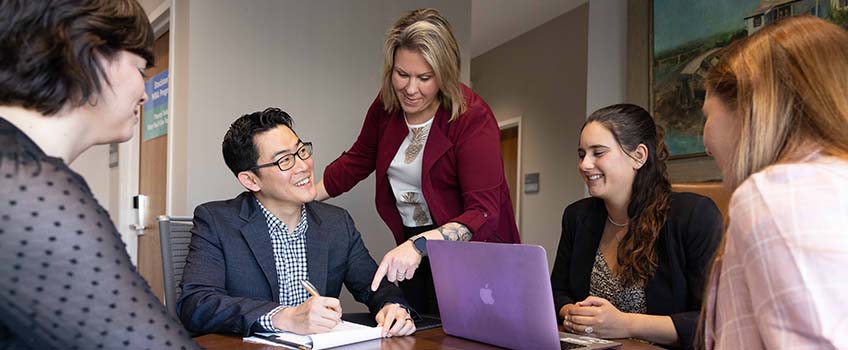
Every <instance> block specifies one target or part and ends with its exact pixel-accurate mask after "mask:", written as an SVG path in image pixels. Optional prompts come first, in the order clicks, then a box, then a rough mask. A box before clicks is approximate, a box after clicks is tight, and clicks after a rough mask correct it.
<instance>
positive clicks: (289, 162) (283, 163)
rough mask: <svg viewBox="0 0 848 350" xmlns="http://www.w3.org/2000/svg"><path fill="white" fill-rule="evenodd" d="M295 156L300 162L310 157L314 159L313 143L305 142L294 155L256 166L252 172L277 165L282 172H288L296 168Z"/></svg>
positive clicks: (290, 154) (287, 155)
mask: <svg viewBox="0 0 848 350" xmlns="http://www.w3.org/2000/svg"><path fill="white" fill-rule="evenodd" d="M294 156H297V157H298V158H300V160H307V159H309V157H312V142H304V143H303V144H302V145H301V146H300V147H299V148H298V149H297V151H295V152H294V153H289V154H286V155H284V156H282V157H280V159H277V161H275V162H271V163H266V164H260V165H257V166H254V167H252V168H250V170H259V169H262V168H267V167H269V166H274V165H276V166H277V167H278V168H280V171H286V170H289V169H291V168H293V167H294V163H295V162H296V160H295V159H294Z"/></svg>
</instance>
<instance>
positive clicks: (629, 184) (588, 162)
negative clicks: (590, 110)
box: [577, 122, 640, 203]
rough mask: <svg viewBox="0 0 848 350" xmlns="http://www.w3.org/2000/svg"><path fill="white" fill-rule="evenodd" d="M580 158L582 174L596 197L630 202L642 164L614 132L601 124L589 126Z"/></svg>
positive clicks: (585, 131) (581, 142)
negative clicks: (634, 183)
mask: <svg viewBox="0 0 848 350" xmlns="http://www.w3.org/2000/svg"><path fill="white" fill-rule="evenodd" d="M577 155H578V156H579V157H580V163H579V166H578V168H579V169H580V175H582V176H583V180H584V181H586V186H587V187H588V189H589V194H590V195H592V197H597V198H601V199H603V200H605V201H608V200H614V201H620V202H622V203H624V202H626V201H627V200H629V198H630V192H631V190H632V188H633V179H635V178H636V171H637V169H638V168H639V166H640V164H638V163H637V161H636V160H634V159H633V158H631V157H630V156H628V155H627V154H625V153H624V151H623V150H622V148H621V146H620V145H619V143H618V142H616V140H615V136H613V134H612V132H610V131H609V130H608V129H607V128H606V127H604V126H603V125H602V124H600V123H597V122H591V123H589V124H587V125H586V127H584V128H583V131H582V132H581V133H580V147H579V148H578V149H577Z"/></svg>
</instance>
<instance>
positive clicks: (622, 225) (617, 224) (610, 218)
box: [607, 215, 630, 227]
mask: <svg viewBox="0 0 848 350" xmlns="http://www.w3.org/2000/svg"><path fill="white" fill-rule="evenodd" d="M607 220H609V222H610V223H611V224H612V225H613V226H618V227H624V226H627V224H629V223H630V222H629V221H628V222H625V223H623V224H619V223H617V222H615V221H612V217H610V216H609V215H607Z"/></svg>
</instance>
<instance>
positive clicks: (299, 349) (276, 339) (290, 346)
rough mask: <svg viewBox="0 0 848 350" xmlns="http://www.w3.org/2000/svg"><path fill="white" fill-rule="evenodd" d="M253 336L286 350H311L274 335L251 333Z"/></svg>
mask: <svg viewBox="0 0 848 350" xmlns="http://www.w3.org/2000/svg"><path fill="white" fill-rule="evenodd" d="M253 336H254V337H257V338H260V339H264V340H267V341H270V342H272V343H277V344H280V345H283V346H284V347H285V348H288V349H296V350H309V349H311V347H307V346H305V345H301V344H298V343H292V342H290V341H287V340H283V339H280V338H279V337H277V336H274V335H265V334H262V333H253Z"/></svg>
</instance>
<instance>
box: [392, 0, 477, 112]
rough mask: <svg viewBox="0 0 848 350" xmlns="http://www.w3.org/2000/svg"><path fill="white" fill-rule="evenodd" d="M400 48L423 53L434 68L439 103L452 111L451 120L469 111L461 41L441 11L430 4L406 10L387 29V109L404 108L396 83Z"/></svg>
mask: <svg viewBox="0 0 848 350" xmlns="http://www.w3.org/2000/svg"><path fill="white" fill-rule="evenodd" d="M399 48H404V49H407V50H410V51H413V52H417V53H419V54H421V56H422V57H424V60H425V61H427V63H428V64H429V65H430V67H432V68H433V73H434V74H435V77H436V82H437V83H438V84H439V103H440V104H441V105H442V106H444V107H445V108H447V109H448V110H449V111H450V113H451V118H450V120H454V119H456V118H457V117H458V116H459V115H460V114H462V113H464V112H465V108H466V105H465V98H464V97H463V95H462V89H461V88H460V85H459V69H460V68H459V67H460V54H459V45H457V43H456V39H455V38H454V36H453V31H452V29H451V26H450V23H448V21H447V20H446V19H445V18H444V17H442V15H441V14H439V12H438V11H436V10H435V9H429V8H427V9H418V10H413V11H410V12H407V13H405V14H404V15H403V16H401V17H400V18H398V19H397V20H396V21H395V23H394V24H393V25H392V27H391V29H389V31H388V32H387V33H386V42H385V45H384V49H385V50H384V54H385V59H384V61H383V77H382V78H383V79H382V81H383V83H382V87H381V88H380V97H381V98H382V99H383V106H384V108H385V110H386V111H387V112H389V113H391V112H393V111H395V110H396V109H398V108H400V102H399V101H398V98H397V95H396V94H395V91H394V88H393V86H392V72H393V71H394V69H395V53H396V52H397V50H398V49H399Z"/></svg>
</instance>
